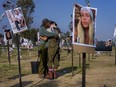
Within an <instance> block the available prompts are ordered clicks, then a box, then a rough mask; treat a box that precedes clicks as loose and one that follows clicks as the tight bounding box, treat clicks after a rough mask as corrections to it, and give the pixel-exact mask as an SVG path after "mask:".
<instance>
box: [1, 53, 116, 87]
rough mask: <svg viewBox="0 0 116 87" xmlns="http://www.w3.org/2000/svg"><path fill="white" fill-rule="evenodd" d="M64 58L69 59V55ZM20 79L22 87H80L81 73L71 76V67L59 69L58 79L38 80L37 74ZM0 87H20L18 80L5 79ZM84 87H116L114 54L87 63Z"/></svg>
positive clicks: (95, 58) (102, 54)
mask: <svg viewBox="0 0 116 87" xmlns="http://www.w3.org/2000/svg"><path fill="white" fill-rule="evenodd" d="M66 58H67V59H68V58H71V55H69V56H68V57H66ZM87 59H88V58H87ZM70 62H71V60H70ZM61 63H63V62H62V61H61ZM61 66H62V64H61ZM61 66H60V67H61ZM21 79H22V86H23V87H82V72H78V73H77V74H74V76H72V73H71V67H69V68H66V67H64V68H59V77H58V78H57V79H54V80H48V79H42V78H38V74H29V75H24V76H22V77H21ZM0 87H20V86H19V78H5V79H3V80H1V81H0ZM86 87H116V65H115V55H114V53H112V54H111V56H109V55H108V54H106V53H101V54H100V55H98V56H97V57H94V59H92V60H91V61H90V62H89V68H87V69H86Z"/></svg>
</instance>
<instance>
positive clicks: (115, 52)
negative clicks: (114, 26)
mask: <svg viewBox="0 0 116 87" xmlns="http://www.w3.org/2000/svg"><path fill="white" fill-rule="evenodd" d="M115 65H116V40H115Z"/></svg>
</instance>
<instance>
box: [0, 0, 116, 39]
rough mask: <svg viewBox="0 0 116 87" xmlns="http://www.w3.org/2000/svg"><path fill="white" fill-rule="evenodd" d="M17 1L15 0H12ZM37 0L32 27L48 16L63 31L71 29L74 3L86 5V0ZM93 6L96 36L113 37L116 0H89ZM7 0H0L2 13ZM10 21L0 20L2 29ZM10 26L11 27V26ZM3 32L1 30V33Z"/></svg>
mask: <svg viewBox="0 0 116 87" xmlns="http://www.w3.org/2000/svg"><path fill="white" fill-rule="evenodd" d="M12 1H15V0H12ZM33 1H34V2H35V6H36V8H35V12H34V14H33V17H34V23H33V24H32V27H35V28H39V27H40V25H41V21H42V19H44V18H48V19H50V20H53V21H55V22H57V24H58V26H59V27H60V29H61V31H62V32H66V31H69V27H68V25H69V22H70V21H71V14H72V12H73V5H74V3H78V4H81V5H83V6H86V3H85V0H33ZM89 1H90V5H91V7H94V8H97V18H96V38H97V39H98V40H107V39H115V38H113V33H114V28H115V24H116V0H89ZM4 2H5V0H0V14H2V13H3V12H4V11H5V10H4V9H3V7H2V4H3V3H4ZM5 24H7V25H8V26H9V22H8V20H7V18H6V17H5V18H3V20H2V21H0V29H1V28H2V26H3V25H5ZM9 28H10V27H9ZM1 32H3V31H2V30H0V33H1Z"/></svg>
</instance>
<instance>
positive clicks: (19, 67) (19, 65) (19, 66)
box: [16, 34, 22, 87]
mask: <svg viewBox="0 0 116 87" xmlns="http://www.w3.org/2000/svg"><path fill="white" fill-rule="evenodd" d="M16 37H17V52H18V69H19V82H20V87H22V80H21V64H20V50H19V35H18V34H16Z"/></svg>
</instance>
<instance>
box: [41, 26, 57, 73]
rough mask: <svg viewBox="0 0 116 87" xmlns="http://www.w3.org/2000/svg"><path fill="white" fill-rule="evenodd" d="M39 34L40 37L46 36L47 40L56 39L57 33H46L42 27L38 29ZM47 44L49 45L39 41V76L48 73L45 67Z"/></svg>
mask: <svg viewBox="0 0 116 87" xmlns="http://www.w3.org/2000/svg"><path fill="white" fill-rule="evenodd" d="M39 33H40V36H46V37H48V38H51V37H57V33H53V32H48V31H46V28H44V27H41V28H40V30H39ZM48 44H49V42H48V41H43V40H40V46H39V50H41V53H40V64H39V74H46V73H47V71H48V66H47V60H48V56H47V54H48V51H47V47H48Z"/></svg>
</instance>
